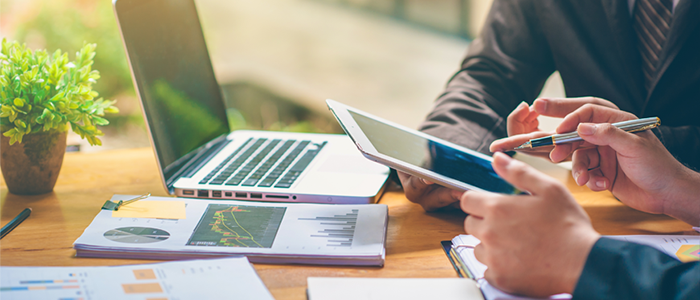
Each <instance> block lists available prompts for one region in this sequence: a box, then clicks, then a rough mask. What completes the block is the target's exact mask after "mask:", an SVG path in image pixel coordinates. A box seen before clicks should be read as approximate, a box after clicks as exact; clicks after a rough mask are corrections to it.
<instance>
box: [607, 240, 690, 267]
mask: <svg viewBox="0 0 700 300" xmlns="http://www.w3.org/2000/svg"><path fill="white" fill-rule="evenodd" d="M606 237H608V238H612V239H618V240H623V241H627V242H632V243H637V244H643V245H649V246H652V247H654V248H656V249H658V250H659V251H662V252H664V253H666V254H668V255H670V256H672V257H674V258H676V259H678V260H680V261H682V262H689V261H695V260H700V235H608V236H606Z"/></svg>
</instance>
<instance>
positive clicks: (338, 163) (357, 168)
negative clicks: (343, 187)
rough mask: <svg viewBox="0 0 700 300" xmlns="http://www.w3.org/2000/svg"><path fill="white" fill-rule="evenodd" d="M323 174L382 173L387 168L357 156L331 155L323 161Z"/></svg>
mask: <svg viewBox="0 0 700 300" xmlns="http://www.w3.org/2000/svg"><path fill="white" fill-rule="evenodd" d="M318 170H319V171H321V172H344V173H373V174H376V173H381V172H382V171H385V170H386V167H385V166H383V165H381V164H379V163H376V162H373V161H371V160H369V159H366V158H364V157H362V156H360V157H357V156H355V155H331V156H329V157H327V158H326V160H325V161H323V163H322V165H321V167H320V168H318Z"/></svg>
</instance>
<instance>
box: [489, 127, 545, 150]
mask: <svg viewBox="0 0 700 300" xmlns="http://www.w3.org/2000/svg"><path fill="white" fill-rule="evenodd" d="M552 134H553V132H544V131H536V132H531V133H524V134H517V135H514V136H509V137H507V138H502V139H498V140H495V141H493V143H491V146H489V151H491V152H498V151H509V150H512V149H513V148H515V147H518V146H520V145H522V144H524V143H526V142H527V141H529V140H532V139H536V138H541V137H545V136H550V135H552ZM547 152H549V151H547Z"/></svg>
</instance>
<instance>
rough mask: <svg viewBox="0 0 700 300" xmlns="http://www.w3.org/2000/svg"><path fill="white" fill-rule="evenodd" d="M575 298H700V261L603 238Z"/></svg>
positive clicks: (599, 241) (585, 271) (589, 258)
mask: <svg viewBox="0 0 700 300" xmlns="http://www.w3.org/2000/svg"><path fill="white" fill-rule="evenodd" d="M573 299H650V300H651V299H669V300H670V299H700V262H698V261H696V262H689V263H681V262H680V261H678V260H675V259H673V258H672V257H670V256H668V255H666V254H665V253H663V252H661V251H658V250H656V249H654V248H652V247H649V246H644V245H639V244H635V243H629V242H624V241H619V240H614V239H608V238H604V237H603V238H600V239H599V240H598V241H597V242H596V243H595V244H594V245H593V248H592V249H591V251H590V253H589V254H588V258H587V260H586V264H585V266H584V268H583V271H582V272H581V276H580V277H579V280H578V283H577V284H576V288H575V289H574V292H573Z"/></svg>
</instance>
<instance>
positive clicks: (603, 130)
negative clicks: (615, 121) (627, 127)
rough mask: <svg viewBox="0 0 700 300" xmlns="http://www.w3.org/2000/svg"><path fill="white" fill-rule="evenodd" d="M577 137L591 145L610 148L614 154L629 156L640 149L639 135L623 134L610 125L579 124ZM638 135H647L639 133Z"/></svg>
mask: <svg viewBox="0 0 700 300" xmlns="http://www.w3.org/2000/svg"><path fill="white" fill-rule="evenodd" d="M577 131H578V135H579V136H580V137H581V138H582V139H583V140H585V141H586V142H589V143H591V144H593V145H598V146H610V148H612V149H613V150H615V151H616V152H618V153H620V154H623V155H631V154H632V153H634V152H637V151H639V149H641V147H640V145H639V143H641V138H640V136H639V135H637V134H634V133H630V132H625V131H624V130H622V129H620V128H617V127H615V126H613V125H612V124H607V123H605V124H591V123H581V124H579V125H578V129H577ZM640 134H649V133H648V132H640Z"/></svg>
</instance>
